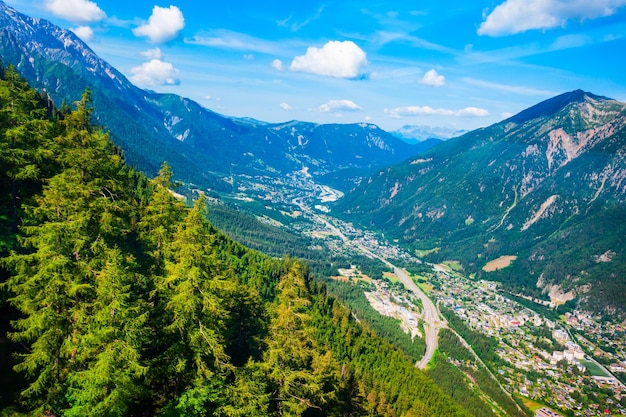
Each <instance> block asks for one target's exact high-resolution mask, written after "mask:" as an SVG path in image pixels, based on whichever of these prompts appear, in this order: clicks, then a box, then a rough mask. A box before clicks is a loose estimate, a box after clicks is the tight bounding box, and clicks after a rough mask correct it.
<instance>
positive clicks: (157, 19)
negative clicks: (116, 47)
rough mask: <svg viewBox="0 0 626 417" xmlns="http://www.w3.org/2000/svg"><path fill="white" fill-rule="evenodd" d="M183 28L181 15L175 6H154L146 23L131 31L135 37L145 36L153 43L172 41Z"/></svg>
mask: <svg viewBox="0 0 626 417" xmlns="http://www.w3.org/2000/svg"><path fill="white" fill-rule="evenodd" d="M184 27H185V18H184V17H183V13H182V12H181V11H180V9H179V8H178V7H176V6H170V7H159V6H154V8H153V9H152V15H151V16H150V18H149V19H148V23H146V24H144V25H141V26H139V27H136V28H135V29H133V33H134V34H135V36H146V37H147V38H149V39H150V41H152V42H153V43H161V42H165V41H168V40H170V39H174V38H175V37H176V36H178V32H180V31H181V30H182V29H183V28H184Z"/></svg>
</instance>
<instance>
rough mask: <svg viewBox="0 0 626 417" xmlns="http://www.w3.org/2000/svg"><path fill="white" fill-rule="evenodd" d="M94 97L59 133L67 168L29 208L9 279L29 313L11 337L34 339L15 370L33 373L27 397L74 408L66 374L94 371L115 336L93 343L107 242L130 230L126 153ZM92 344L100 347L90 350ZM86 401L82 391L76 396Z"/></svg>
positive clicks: (42, 406) (48, 406) (44, 405)
mask: <svg viewBox="0 0 626 417" xmlns="http://www.w3.org/2000/svg"><path fill="white" fill-rule="evenodd" d="M89 104H90V103H89V96H88V94H87V93H86V94H85V95H84V96H83V99H82V100H81V101H80V102H79V103H78V109H77V110H76V111H75V112H73V113H71V114H69V115H68V116H67V118H66V119H65V120H64V121H63V122H62V123H63V126H62V129H61V130H62V132H63V133H62V135H60V136H59V137H58V138H56V139H55V140H56V146H57V147H59V146H60V147H62V151H63V152H62V153H61V154H60V157H59V159H60V160H62V161H63V165H62V166H63V168H64V169H63V170H62V171H61V172H60V173H59V174H57V175H55V176H54V177H52V178H51V179H50V180H49V181H48V183H47V185H46V186H45V188H44V190H43V192H42V194H41V195H40V196H39V197H38V198H37V199H36V204H35V205H34V206H33V207H32V208H29V210H28V213H29V217H28V225H26V226H24V227H23V231H24V234H25V237H24V238H23V244H24V246H25V247H26V248H28V249H29V250H30V251H29V252H26V253H18V252H13V253H12V255H11V256H9V257H8V259H7V263H8V264H9V265H11V266H12V267H13V268H14V270H15V274H14V275H13V276H12V277H10V278H9V280H8V281H7V283H6V286H7V288H8V289H9V291H10V292H11V293H12V298H11V299H10V301H11V303H12V305H14V306H15V307H16V308H17V309H18V310H19V311H21V312H22V313H23V315H24V317H23V318H20V319H18V320H16V321H15V322H14V323H13V325H14V328H15V332H13V333H11V334H10V336H11V338H12V339H13V340H16V341H20V342H23V343H26V344H29V346H30V348H29V351H28V353H25V354H23V355H22V358H21V362H20V363H19V364H18V365H17V366H16V369H17V370H18V371H24V372H26V373H27V374H29V375H30V376H31V377H33V380H32V382H31V384H30V385H29V386H28V388H26V389H25V390H24V392H23V396H24V397H25V398H27V399H28V400H29V402H30V404H32V405H33V406H34V407H35V408H38V409H39V410H40V411H44V410H50V411H52V412H55V413H57V412H59V411H60V410H71V409H72V407H73V404H74V402H75V398H74V397H73V396H72V395H69V396H68V384H69V385H71V384H72V383H75V381H76V378H73V379H70V378H69V376H70V375H73V373H74V372H87V373H89V371H90V368H89V367H90V366H93V365H97V363H98V362H97V361H94V356H98V355H100V354H101V353H102V350H106V348H104V349H103V348H102V347H103V346H105V345H106V344H107V343H108V342H112V341H107V340H98V341H97V343H96V342H95V341H94V340H95V339H98V336H97V335H96V334H94V333H93V332H94V331H95V330H94V328H93V327H90V324H91V322H92V320H93V316H92V315H93V314H94V313H95V317H98V312H97V311H95V310H94V305H97V302H98V294H102V291H103V289H102V288H100V287H99V284H100V283H101V282H103V283H106V279H104V280H102V281H100V280H99V279H98V278H99V277H106V273H104V272H103V271H106V270H107V269H106V268H108V267H110V265H109V266H107V265H108V264H107V258H108V257H109V256H110V255H111V252H110V250H109V248H112V247H114V246H115V244H116V242H119V241H121V240H123V238H124V236H125V235H126V234H127V232H128V230H129V224H128V218H127V198H125V196H124V194H123V193H124V190H123V186H122V183H121V182H120V181H119V175H120V173H121V172H122V167H123V164H122V160H121V158H120V157H119V156H118V155H115V154H114V153H113V152H112V150H113V148H112V146H111V144H110V142H109V141H108V137H107V136H106V135H105V134H104V133H103V132H101V131H100V130H97V129H93V128H91V127H90V125H89V122H88V119H86V117H87V116H86V114H88V113H89V111H88V106H89ZM118 290H120V291H122V290H123V289H122V288H118ZM120 296H121V295H120ZM100 302H102V301H100ZM122 314H124V313H122ZM94 338H95V339H94ZM90 343H91V344H99V345H100V348H99V349H92V350H90V349H88V345H89V344H90ZM134 359H135V360H137V358H134ZM127 365H129V364H127ZM134 365H136V363H134ZM136 366H139V365H136ZM132 368H133V366H128V367H127V369H132ZM110 376H111V377H113V375H110ZM118 382H121V381H117V380H114V381H112V382H111V384H117V383H118ZM79 397H80V396H79ZM85 401H86V400H85V398H84V397H82V399H79V400H78V403H81V404H82V403H85ZM92 402H93V401H92ZM90 404H92V403H90ZM68 412H69V411H68Z"/></svg>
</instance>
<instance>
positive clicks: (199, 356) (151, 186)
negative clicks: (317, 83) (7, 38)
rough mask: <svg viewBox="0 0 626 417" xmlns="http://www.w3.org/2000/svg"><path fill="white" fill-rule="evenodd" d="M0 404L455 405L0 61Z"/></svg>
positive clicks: (83, 105) (184, 408)
mask: <svg viewBox="0 0 626 417" xmlns="http://www.w3.org/2000/svg"><path fill="white" fill-rule="evenodd" d="M0 75H1V77H0V166H2V170H1V171H0V255H1V257H2V260H1V264H0V274H1V280H2V283H1V284H0V288H1V296H0V309H1V312H2V315H1V316H0V317H1V321H0V326H1V331H2V333H1V334H0V358H1V359H2V362H1V364H0V366H1V369H0V374H1V377H0V378H1V380H0V382H1V384H0V386H1V387H2V388H0V410H2V411H0V414H1V415H38V416H41V415H45V416H83V415H90V416H123V415H135V416H144V415H145V416H147V415H162V416H211V415H216V416H294V415H303V416H357V415H369V416H377V415H381V416H382V415H385V416H406V417H408V416H425V415H431V416H446V417H448V416H469V415H471V414H470V412H469V411H467V410H466V409H464V408H463V407H462V406H461V405H459V403H457V402H455V401H454V400H453V399H452V398H451V397H449V396H448V395H446V394H444V393H443V392H442V390H441V389H440V388H439V387H438V386H437V385H436V384H435V383H434V382H433V381H432V379H430V378H429V377H428V376H427V375H426V374H425V373H424V372H422V371H419V370H417V369H416V368H415V367H414V362H413V360H412V359H411V358H410V357H409V356H408V355H407V354H406V353H404V352H402V351H401V350H399V349H397V348H395V347H394V346H393V345H391V344H390V343H389V342H386V341H384V340H383V339H382V338H380V337H379V336H378V335H377V334H376V333H375V332H374V331H372V330H370V329H369V328H368V327H367V326H364V325H363V324H360V323H357V322H355V321H354V320H353V318H352V315H351V313H350V311H349V310H348V309H346V308H345V307H343V306H342V305H341V304H339V303H338V302H337V301H336V300H334V299H333V298H331V297H329V296H328V295H327V294H326V289H325V287H324V285H323V284H321V283H320V282H319V281H317V280H315V279H313V276H312V274H311V273H310V271H309V267H308V265H307V264H305V263H303V262H302V261H299V260H296V259H293V258H291V257H289V256H283V257H282V258H272V257H269V256H267V255H264V254H262V253H260V252H257V251H254V250H251V249H248V248H246V247H244V246H243V245H241V244H239V243H237V242H235V241H233V240H231V239H230V238H228V237H226V235H224V234H223V233H222V232H220V231H219V230H217V229H216V228H215V227H214V226H213V225H212V224H211V223H210V222H209V220H207V214H208V212H207V210H208V209H207V205H206V204H205V198H204V196H203V195H202V194H199V195H198V196H197V198H196V200H195V202H194V204H193V206H192V207H188V206H186V205H185V204H184V203H183V202H181V201H179V200H178V199H177V198H176V197H175V196H174V195H173V193H172V192H171V191H170V188H171V186H172V185H171V178H172V173H171V171H170V169H169V167H168V166H167V165H166V164H164V165H163V167H162V169H161V171H160V173H159V175H158V176H157V177H155V178H154V179H148V178H146V177H145V176H144V175H143V174H141V173H138V172H136V171H134V170H133V169H131V168H129V167H128V166H127V165H125V163H124V159H123V155H122V154H121V152H120V151H119V149H117V148H116V147H115V146H114V145H113V144H112V142H111V141H110V139H109V136H108V135H107V134H106V132H104V131H103V130H102V129H100V128H98V127H97V126H94V125H92V123H91V118H92V117H91V116H92V108H91V102H90V94H89V91H86V92H85V93H84V94H83V96H82V99H81V100H80V101H79V102H77V103H75V106H74V108H70V106H69V105H63V106H61V108H60V109H58V110H57V109H55V107H54V106H53V105H52V103H51V102H50V101H49V100H48V99H47V98H46V96H45V95H42V94H40V93H38V92H37V91H35V90H33V89H31V88H30V87H29V86H28V85H27V83H26V82H25V81H24V80H23V79H22V78H21V77H20V75H19V74H18V73H16V71H15V70H14V69H13V68H11V67H9V68H7V69H2V70H1V71H0Z"/></svg>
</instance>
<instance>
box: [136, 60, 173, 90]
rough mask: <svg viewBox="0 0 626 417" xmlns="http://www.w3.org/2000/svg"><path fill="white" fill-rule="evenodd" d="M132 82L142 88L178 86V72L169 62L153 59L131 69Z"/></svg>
mask: <svg viewBox="0 0 626 417" xmlns="http://www.w3.org/2000/svg"><path fill="white" fill-rule="evenodd" d="M130 72H131V73H132V74H133V75H132V77H131V81H132V82H133V83H135V84H137V85H139V86H141V87H155V86H160V85H178V84H179V83H180V80H179V79H178V70H177V69H176V68H174V66H173V65H172V64H171V63H169V62H163V61H161V60H159V59H152V60H150V61H149V62H144V63H143V64H141V65H140V66H138V67H133V68H131V70H130Z"/></svg>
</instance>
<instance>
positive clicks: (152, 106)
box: [0, 1, 423, 191]
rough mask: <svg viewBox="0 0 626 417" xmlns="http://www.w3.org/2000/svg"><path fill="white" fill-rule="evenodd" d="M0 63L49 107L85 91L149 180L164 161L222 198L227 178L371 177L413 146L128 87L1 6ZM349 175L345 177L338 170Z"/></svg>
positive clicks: (370, 131) (80, 50)
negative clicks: (40, 93) (44, 96)
mask: <svg viewBox="0 0 626 417" xmlns="http://www.w3.org/2000/svg"><path fill="white" fill-rule="evenodd" d="M0 57H1V58H2V63H3V65H5V66H8V65H9V64H12V65H14V66H15V67H16V68H17V69H18V71H19V72H20V73H21V74H23V76H24V77H25V78H26V79H27V80H28V81H29V83H30V84H31V85H33V86H34V87H36V88H38V89H42V90H45V91H46V92H47V93H48V95H49V96H50V97H51V98H52V99H53V100H54V102H55V103H56V104H57V105H60V104H61V103H62V102H63V101H65V102H67V103H72V102H74V101H76V100H78V99H79V98H80V96H81V94H82V92H83V91H84V90H85V88H89V89H90V91H91V94H92V102H93V105H94V115H95V117H96V120H97V122H98V123H99V124H100V125H102V126H104V127H106V128H107V129H108V130H109V131H110V132H111V136H112V139H113V141H114V142H115V143H116V145H118V146H119V147H121V148H122V149H123V151H124V154H125V157H126V160H127V161H128V162H129V163H130V164H131V165H134V166H136V167H137V168H139V169H141V170H142V171H144V172H146V173H148V174H149V175H153V174H155V173H156V172H157V171H158V169H159V167H160V166H161V164H162V162H163V161H164V160H167V161H168V162H169V163H170V165H171V166H172V168H173V171H174V173H175V174H176V176H177V177H178V178H179V179H181V180H183V181H186V182H189V183H194V184H197V185H199V186H203V187H208V188H211V189H214V190H217V191H229V189H230V185H229V182H227V181H224V179H225V178H227V177H230V176H231V175H270V176H272V175H273V176H283V175H284V174H285V173H289V172H292V171H294V170H303V169H308V172H309V173H310V174H312V175H313V176H314V177H315V176H316V175H320V176H321V175H326V174H329V173H334V174H337V173H338V172H341V171H342V170H344V169H349V171H350V176H351V175H352V172H353V170H355V169H356V170H358V171H359V172H361V171H360V170H366V172H367V170H371V169H372V168H374V167H379V166H384V165H388V164H391V163H397V162H400V161H403V160H405V159H407V158H409V157H411V156H413V155H416V154H417V153H418V152H419V151H421V150H422V149H423V147H416V146H411V145H408V144H406V143H404V142H403V141H401V140H399V139H398V138H396V137H394V136H392V135H391V134H389V133H387V132H385V131H383V130H381V129H379V128H378V127H376V126H374V125H370V124H353V125H315V124H311V123H303V122H297V121H292V122H287V123H282V124H269V123H264V122H259V121H256V120H253V119H245V118H244V119H236V118H229V117H226V116H223V115H220V114H218V113H215V112H212V111H211V110H208V109H206V108H204V107H202V106H200V105H199V104H198V103H196V102H194V101H192V100H189V99H186V98H183V97H179V96H177V95H173V94H158V93H155V92H152V91H148V90H142V89H139V88H137V87H135V86H134V85H132V84H131V83H130V82H129V81H128V79H126V77H125V76H124V75H123V74H121V73H120V72H119V71H117V70H116V69H115V68H113V67H112V66H110V65H109V64H108V63H106V62H105V61H104V60H102V59H101V58H99V57H98V56H97V55H96V54H95V53H94V52H93V51H92V50H91V49H90V48H89V47H88V46H87V45H86V44H85V43H83V42H82V41H81V40H80V39H79V38H78V37H77V36H76V35H74V33H72V32H71V31H68V30H65V29H62V28H59V27H58V26H55V25H53V24H52V23H50V22H48V21H46V20H43V19H36V18H31V17H28V16H25V15H23V14H21V13H19V12H17V11H15V10H14V9H12V8H11V7H9V6H7V5H6V4H5V3H3V2H1V1H0ZM346 172H348V171H346Z"/></svg>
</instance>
